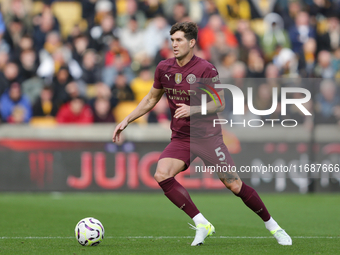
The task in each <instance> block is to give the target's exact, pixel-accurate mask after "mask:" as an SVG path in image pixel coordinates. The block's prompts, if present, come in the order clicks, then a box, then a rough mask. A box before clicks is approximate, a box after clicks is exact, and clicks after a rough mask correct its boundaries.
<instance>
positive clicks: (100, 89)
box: [89, 82, 118, 109]
mask: <svg viewBox="0 0 340 255" xmlns="http://www.w3.org/2000/svg"><path fill="white" fill-rule="evenodd" d="M94 87H95V95H94V98H92V99H91V100H90V102H89V103H90V105H91V108H92V109H94V103H95V100H96V99H97V98H105V99H107V100H109V101H110V109H113V108H114V107H116V105H117V104H118V99H117V98H114V97H113V95H112V92H111V88H110V87H109V86H107V85H106V84H105V83H103V82H97V83H96V84H95V86H94Z"/></svg>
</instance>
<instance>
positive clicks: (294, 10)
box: [279, 0, 301, 31]
mask: <svg viewBox="0 0 340 255" xmlns="http://www.w3.org/2000/svg"><path fill="white" fill-rule="evenodd" d="M300 11H301V3H300V1H299V0H291V1H288V8H283V9H282V11H281V12H279V15H280V16H281V17H282V18H283V22H284V29H285V30H286V31H288V30H289V29H290V28H291V27H292V26H294V24H295V18H296V16H297V15H298V14H299V12H300Z"/></svg>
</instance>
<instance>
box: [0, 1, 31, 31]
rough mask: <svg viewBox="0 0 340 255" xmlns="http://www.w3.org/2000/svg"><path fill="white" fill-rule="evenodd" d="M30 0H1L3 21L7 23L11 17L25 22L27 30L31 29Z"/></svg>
mask: <svg viewBox="0 0 340 255" xmlns="http://www.w3.org/2000/svg"><path fill="white" fill-rule="evenodd" d="M31 10H32V1H31V0H3V1H1V11H2V13H3V14H4V18H5V22H6V23H7V24H8V23H10V22H11V21H12V20H13V19H18V20H20V21H21V22H22V23H23V24H25V26H26V28H27V29H28V31H31V29H32V18H31V16H30V12H31Z"/></svg>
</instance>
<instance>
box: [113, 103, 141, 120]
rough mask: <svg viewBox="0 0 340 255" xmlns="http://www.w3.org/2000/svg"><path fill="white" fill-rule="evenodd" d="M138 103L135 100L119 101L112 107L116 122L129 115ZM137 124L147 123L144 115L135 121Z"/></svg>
mask: <svg viewBox="0 0 340 255" xmlns="http://www.w3.org/2000/svg"><path fill="white" fill-rule="evenodd" d="M137 105H138V103H136V102H128V101H126V102H120V103H119V104H118V105H117V106H116V107H115V108H114V109H113V115H114V117H115V120H116V122H117V123H119V122H121V121H123V120H124V118H125V117H126V116H127V115H129V114H130V113H131V112H132V111H133V110H134V109H135V108H136V107H137ZM135 122H136V123H138V124H145V123H147V120H146V117H144V116H143V117H141V118H139V119H137V120H136V121H135Z"/></svg>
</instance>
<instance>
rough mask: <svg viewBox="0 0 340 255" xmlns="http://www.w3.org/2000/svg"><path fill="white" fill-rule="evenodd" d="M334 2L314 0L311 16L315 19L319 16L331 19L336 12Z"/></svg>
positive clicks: (310, 8)
mask: <svg viewBox="0 0 340 255" xmlns="http://www.w3.org/2000/svg"><path fill="white" fill-rule="evenodd" d="M332 2H333V1H327V0H313V3H312V4H311V5H310V7H309V13H310V15H311V16H314V17H316V16H317V15H322V16H324V17H329V16H330V15H332V14H333V12H334V5H333V3H332Z"/></svg>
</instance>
